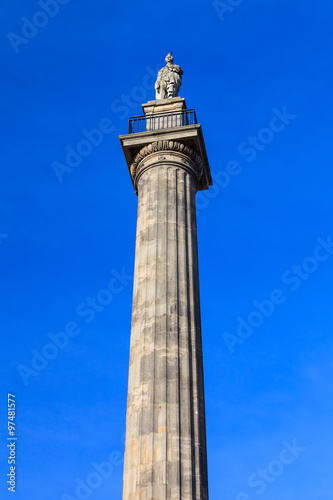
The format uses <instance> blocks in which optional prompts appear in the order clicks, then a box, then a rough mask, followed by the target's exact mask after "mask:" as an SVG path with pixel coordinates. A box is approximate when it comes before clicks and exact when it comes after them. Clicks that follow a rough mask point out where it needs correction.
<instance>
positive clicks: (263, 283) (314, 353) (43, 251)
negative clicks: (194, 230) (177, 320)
mask: <svg viewBox="0 0 333 500" xmlns="http://www.w3.org/2000/svg"><path fill="white" fill-rule="evenodd" d="M41 3H43V1H42V2H41ZM51 3H52V2H51ZM223 4H224V5H223ZM52 5H53V10H52ZM52 5H49V6H48V7H47V6H45V5H44V12H45V9H49V10H48V12H49V14H42V15H41V14H40V12H41V11H43V9H42V7H41V4H38V2H35V1H31V0H25V1H22V0H15V1H13V2H10V3H8V4H6V6H5V7H3V11H2V23H1V67H2V68H3V76H2V80H1V96H2V104H1V107H2V117H3V127H2V134H1V136H2V147H1V151H2V156H3V160H2V162H1V164H2V172H3V174H2V177H3V180H4V182H3V183H1V188H0V189H1V197H0V199H1V203H0V208H1V224H0V265H1V291H2V297H1V305H2V315H1V316H2V329H1V330H2V335H1V349H0V373H1V408H0V415H1V419H0V421H1V422H2V424H1V447H0V474H1V478H0V493H1V494H0V497H1V498H4V499H6V498H11V497H10V495H11V494H12V493H11V492H8V491H7V489H6V485H5V484H4V483H5V480H6V474H7V473H8V467H9V466H8V464H7V455H8V451H7V449H6V437H7V434H6V427H7V424H6V407H7V392H11V393H14V394H15V395H16V399H17V428H18V431H17V436H18V441H17V443H18V444H17V470H18V473H17V475H18V479H17V493H16V498H17V499H18V500H23V499H24V500H28V499H29V500H30V499H31V500H58V499H59V500H68V499H73V498H77V499H78V498H91V499H92V500H106V499H108V500H109V499H116V498H121V489H122V465H121V461H122V454H123V447H124V442H123V436H124V432H125V413H126V395H127V394H126V392H127V373H128V356H129V340H130V320H131V301H132V284H133V283H132V274H133V267H134V243H135V226H136V205H137V198H136V196H135V195H134V192H133V187H132V184H131V181H130V178H129V175H128V171H127V167H126V163H125V160H124V158H123V154H122V151H121V147H120V143H119V140H118V135H120V134H124V133H127V118H128V117H129V116H133V115H140V114H142V110H141V103H142V102H146V101H147V100H151V99H154V91H153V84H154V75H155V74H156V72H157V69H159V68H160V67H162V66H163V65H164V57H165V55H166V54H167V53H168V52H170V51H171V50H172V51H173V52H174V57H175V63H177V64H180V65H181V66H182V68H183V70H184V77H183V85H182V87H181V90H180V95H181V96H182V97H185V98H186V102H187V105H188V107H189V108H195V109H196V113H197V116H198V120H199V122H200V123H202V126H203V132H204V137H205V141H206V147H207V152H208V157H209V161H210V166H211V170H212V173H213V179H214V180H215V184H214V187H213V188H211V191H210V192H204V193H200V194H199V195H198V237H199V259H200V284H201V302H202V326H203V348H204V363H205V366H204V370H205V390H206V419H207V439H208V463H209V487H210V498H211V499H212V500H213V499H218V500H220V499H221V500H222V499H223V500H253V499H257V498H258V497H261V498H262V499H263V500H265V499H266V498H267V499H269V500H281V499H286V500H290V499H292V500H301V499H302V500H313V499H316V500H330V499H333V485H332V479H331V470H332V461H333V460H332V449H333V437H332V436H333V433H332V429H331V427H332V424H331V421H332V410H333V403H332V401H333V398H332V396H333V391H332V384H331V381H332V378H333V366H332V330H333V316H332V305H331V300H330V297H331V289H332V278H333V255H332V253H333V249H332V240H331V235H333V225H332V208H333V206H332V205H333V202H332V180H333V179H332V177H333V176H332V159H331V143H332V142H331V130H332V127H331V122H332V67H331V61H332V48H333V47H332V45H333V43H332V36H331V26H332V21H333V19H332V18H333V6H332V4H331V3H329V2H317V3H315V2H313V1H311V2H310V1H307V0H303V1H302V2H300V1H296V2H290V1H287V0H270V1H269V2H267V1H263V0H252V1H250V0H243V1H242V0H237V1H236V0H226V1H225V2H222V1H221V2H217V3H216V2H215V4H214V3H213V2H204V1H203V0H200V1H193V0H192V1H188V0H185V1H181V2H178V3H177V4H173V3H169V4H168V3H165V2H164V3H160V2H151V1H148V2H134V1H132V0H129V1H127V2H124V3H120V2H119V3H114V2H107V1H106V0H95V1H94V2H92V1H87V0H81V1H80V2H79V1H78V0H62V1H61V2H60V0H59V1H58V3H56V4H54V3H52ZM32 21H34V23H35V24H37V25H38V26H39V27H37V28H36V26H35V27H34V25H31V24H30V23H31V22H32ZM9 33H12V34H11V35H9ZM19 37H21V38H19ZM279 117H280V118H279ZM99 127H102V128H103V132H102V133H101V132H99V133H96V132H95V135H94V141H95V145H91V146H89V144H88V146H87V144H86V143H85V146H84V145H83V146H82V144H83V143H82V142H81V141H83V140H86V139H87V134H88V136H89V137H92V136H91V135H90V134H89V133H91V131H92V130H93V129H96V128H99ZM77 148H79V150H80V151H81V153H82V155H83V156H82V155H81V156H78V155H77V154H76V155H75V154H74V156H73V150H74V151H76V150H77ZM249 148H251V149H249ZM69 153H70V156H69V157H68V158H67V163H66V156H67V155H68V154H69ZM55 162H57V163H56V164H55ZM60 164H62V167H60V171H61V174H59V165H60ZM55 165H57V166H56V167H55ZM64 166H65V169H64ZM55 169H56V170H57V172H58V175H56V172H55ZM332 239H333V238H332ZM294 266H296V267H294ZM110 280H112V282H111V283H112V293H111V296H110V294H109V296H106V295H105V294H104V295H103V292H101V290H103V289H105V288H107V287H108V284H109V283H110ZM96 297H99V298H100V299H101V300H104V301H105V305H101V303H100V302H99V303H98V304H97V306H96V308H97V309H98V310H94V311H93V312H91V311H92V306H91V305H90V306H88V302H89V300H90V304H91V303H92V302H91V301H92V300H93V299H94V298H95V299H96ZM95 304H96V303H95ZM263 308H265V314H264V313H263V312H262V311H263V310H264V309H263ZM87 309H90V313H87V312H86V313H85V314H83V313H84V311H87ZM260 311H261V312H260ZM250 323H251V324H252V326H251V324H250ZM240 325H242V327H241V326H240ZM253 325H255V326H253ZM65 330H66V331H67V333H66V336H64V335H56V334H58V333H59V332H64V331H65ZM52 335H53V336H52ZM54 335H56V337H54ZM69 335H70V336H69ZM55 338H56V339H57V341H58V343H59V345H61V346H62V348H60V347H59V348H55V347H54V339H55ZM52 339H53V340H52ZM66 339H67V340H66ZM61 342H62V344H61ZM50 344H51V347H47V346H49V345H50ZM52 345H53V347H52ZM43 350H44V351H43ZM42 352H47V354H48V356H49V359H48V360H46V361H45V357H44V358H43V359H44V361H43V359H42V358H40V357H39V356H40V355H41V353H42ZM36 353H38V354H36ZM50 358H52V359H50ZM32 363H34V364H32ZM36 366H37V368H38V369H34V368H33V367H35V368H36ZM22 367H25V368H22ZM29 370H30V371H29ZM288 447H289V448H291V449H292V450H293V451H290V450H289V451H288ZM286 457H287V458H286ZM102 462H108V464H109V468H106V469H105V470H106V471H107V472H106V473H105V475H106V476H107V477H105V478H103V479H102V480H101V481H100V484H97V483H98V477H101V476H96V467H98V464H101V463H102ZM286 462H288V463H286ZM94 464H95V465H94ZM110 464H111V465H112V470H111V466H110ZM263 470H266V472H263ZM93 474H95V475H93ZM96 478H97V479H96ZM94 479H95V480H96V481H97V483H96V484H94V483H93V481H94ZM78 480H79V482H78ZM80 481H81V482H80ZM87 481H88V483H89V482H90V484H93V486H91V487H90V488H89V486H86V489H84V488H83V486H82V483H84V484H86V485H87ZM79 484H80V485H81V489H79V490H77V488H78V485H79ZM87 488H88V489H87ZM76 490H77V492H76ZM66 495H67V496H66Z"/></svg>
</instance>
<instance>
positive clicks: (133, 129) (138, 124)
mask: <svg viewBox="0 0 333 500" xmlns="http://www.w3.org/2000/svg"><path fill="white" fill-rule="evenodd" d="M128 122H129V123H128V124H129V127H128V133H129V134H138V133H140V132H148V131H152V130H162V129H166V128H174V127H184V126H186V125H195V124H196V123H198V122H197V117H196V114H195V111H194V109H185V110H184V111H180V112H177V113H160V114H154V115H146V116H132V117H131V118H129V120H128Z"/></svg>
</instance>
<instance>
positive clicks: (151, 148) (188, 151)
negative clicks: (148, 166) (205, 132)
mask: <svg viewBox="0 0 333 500" xmlns="http://www.w3.org/2000/svg"><path fill="white" fill-rule="evenodd" d="M159 151H177V152H179V153H182V154H184V155H186V156H188V157H189V158H190V159H191V160H192V162H193V163H194V165H195V168H196V173H197V176H198V179H200V178H201V176H202V174H203V168H204V165H203V161H202V159H201V156H200V155H199V154H198V153H197V152H196V151H195V150H194V149H192V148H190V147H189V146H186V145H185V144H182V143H181V142H176V141H156V142H152V143H151V144H148V145H147V146H144V147H143V148H142V149H140V151H139V152H138V153H137V154H136V155H135V157H134V160H133V162H132V165H131V168H130V172H131V176H132V179H133V180H134V178H135V175H136V172H137V169H138V166H139V164H140V162H141V161H142V160H143V159H144V158H146V157H147V156H148V155H150V154H151V153H156V152H159ZM141 166H142V164H141Z"/></svg>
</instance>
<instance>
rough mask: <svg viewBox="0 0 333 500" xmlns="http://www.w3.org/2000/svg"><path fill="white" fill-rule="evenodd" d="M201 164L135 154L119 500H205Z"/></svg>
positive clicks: (176, 148)
mask: <svg viewBox="0 0 333 500" xmlns="http://www.w3.org/2000/svg"><path fill="white" fill-rule="evenodd" d="M202 170H203V162H202V159H201V157H200V156H199V155H198V154H197V153H196V152H195V151H194V150H193V149H192V148H190V147H188V146H186V145H184V144H182V143H179V142H174V141H158V142H154V143H151V144H149V145H147V146H145V147H144V148H142V149H141V150H140V152H139V153H138V154H137V155H136V157H135V159H134V161H133V163H132V165H131V174H132V178H133V180H134V185H135V188H136V190H137V193H138V218H137V235H136V254H135V277H134V295H133V313H132V331H131V347H130V366H129V382H128V402H127V424H126V445H125V463H124V487H123V500H207V499H208V482H207V452H206V430H205V404H204V385H203V361H202V346H201V322H200V298H199V276H198V252H197V227H196V208H195V195H196V192H197V189H198V179H199V178H200V176H201V175H202Z"/></svg>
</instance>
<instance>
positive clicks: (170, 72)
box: [155, 52, 183, 99]
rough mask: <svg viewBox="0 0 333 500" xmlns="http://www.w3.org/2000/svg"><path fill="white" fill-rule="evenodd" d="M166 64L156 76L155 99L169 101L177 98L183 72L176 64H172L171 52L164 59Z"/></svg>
mask: <svg viewBox="0 0 333 500" xmlns="http://www.w3.org/2000/svg"><path fill="white" fill-rule="evenodd" d="M165 62H166V63H167V64H166V66H164V68H162V69H160V70H159V72H158V74H157V80H156V83H155V89H156V99H169V98H171V97H177V96H178V91H179V87H180V86H181V84H182V74H183V70H182V68H181V67H180V66H178V65H177V64H173V57H172V52H169V54H168V55H167V56H166V58H165Z"/></svg>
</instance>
